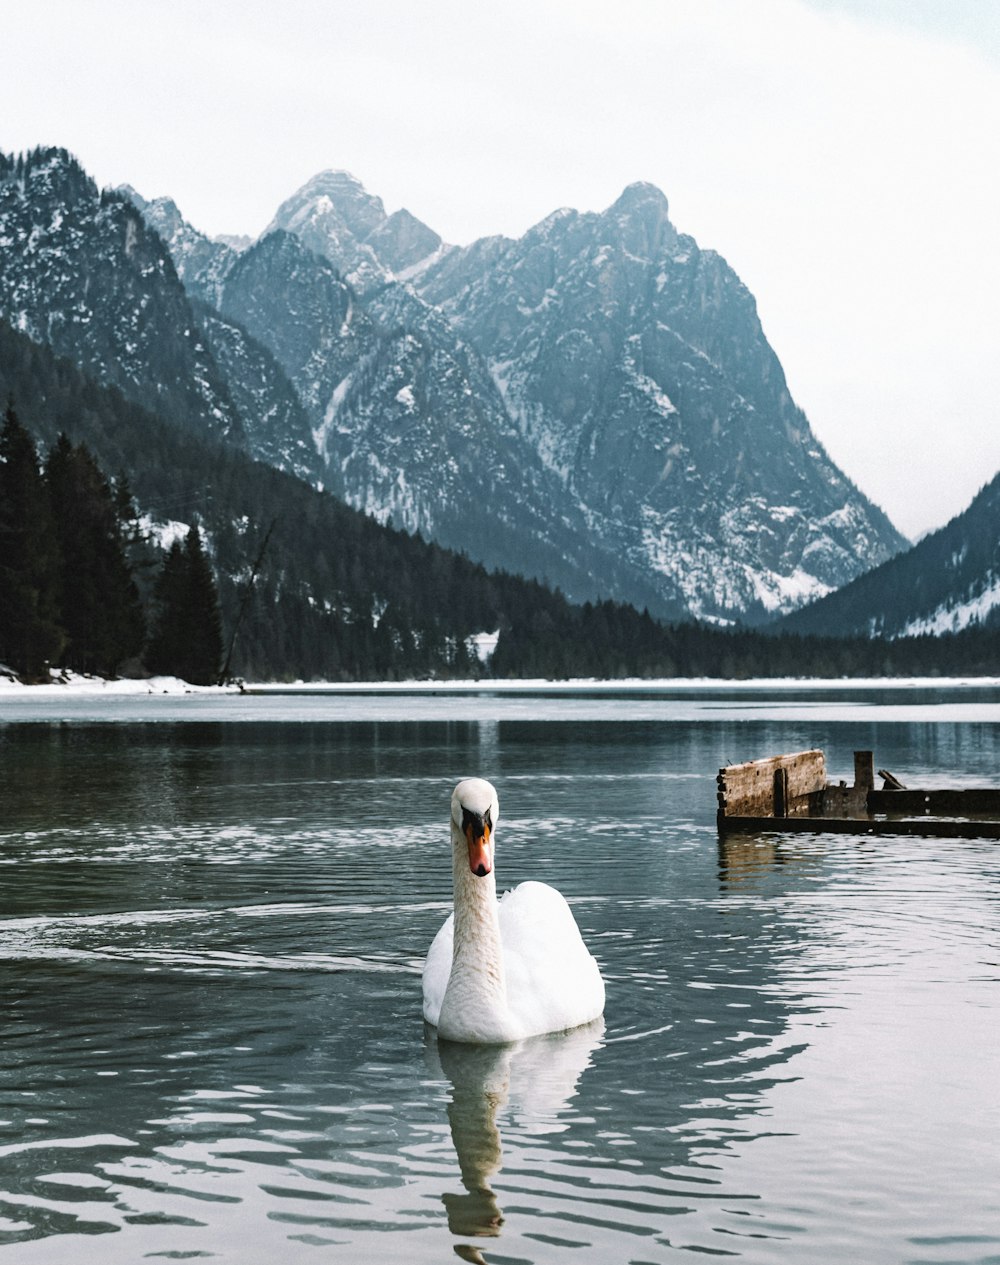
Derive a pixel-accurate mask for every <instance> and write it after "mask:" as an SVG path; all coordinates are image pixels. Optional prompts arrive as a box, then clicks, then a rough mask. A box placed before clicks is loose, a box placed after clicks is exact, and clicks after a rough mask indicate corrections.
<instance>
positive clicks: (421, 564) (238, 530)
mask: <svg viewBox="0 0 1000 1265" xmlns="http://www.w3.org/2000/svg"><path fill="white" fill-rule="evenodd" d="M0 398H3V399H9V400H11V401H12V403H13V406H14V407H15V408H16V411H17V414H18V416H19V417H20V419H21V421H22V422H23V423H24V425H25V426H26V428H27V429H28V430H30V431H31V433H32V435H33V436H34V437H35V439H36V440H37V441H38V443H39V446H40V448H41V449H42V450H43V451H44V452H45V453H48V452H50V451H51V449H52V447H53V446H54V445H55V444H56V441H57V439H58V437H59V436H60V434H63V433H65V434H66V435H67V436H68V438H69V440H70V441H71V442H72V443H73V444H75V445H78V444H80V443H84V444H86V445H87V448H88V449H89V451H90V452H91V453H92V454H93V456H94V458H95V460H96V462H97V463H98V464H99V466H100V468H101V469H102V470H103V471H104V473H105V474H106V475H108V476H112V477H114V478H117V479H121V478H122V477H124V479H125V480H126V481H127V483H128V485H129V487H130V491H131V494H132V496H133V497H134V500H135V503H136V506H137V508H138V511H139V513H140V516H141V520H140V521H141V522H143V523H144V524H145V525H146V530H147V533H148V534H149V535H150V537H151V540H152V543H153V544H154V545H155V544H157V543H161V544H163V545H166V543H167V541H168V540H171V541H173V540H176V539H177V538H178V537H179V536H183V535H186V534H188V532H189V529H190V527H191V525H192V524H194V523H195V522H198V523H200V525H201V527H202V529H203V531H204V535H205V540H206V550H207V555H208V558H209V560H210V562H211V564H212V567H213V570H214V573H215V578H216V582H217V585H218V592H219V598H220V604H221V611H222V634H223V644H228V642H229V640H230V639H231V637H232V635H233V632H234V629H235V628H236V624H237V617H238V613H239V611H240V609H241V607H245V616H244V618H243V620H242V622H241V623H240V624H239V628H238V636H237V638H236V644H235V648H234V655H233V660H232V665H231V668H232V673H233V674H234V675H236V676H241V677H244V678H247V679H258V680H266V679H272V680H294V679H299V678H301V679H307V680H308V679H317V680H319V679H322V680H333V681H336V680H364V679H400V678H410V677H451V676H455V677H465V676H469V675H486V676H489V675H493V676H497V677H518V676H550V677H566V676H601V677H623V676H639V677H654V676H672V675H678V676H724V677H747V676H757V675H759V676H776V675H791V676H807V675H824V676H830V675H832V676H841V675H868V674H890V675H891V674H904V673H920V674H935V673H944V672H949V671H950V672H968V673H973V672H990V673H993V672H997V671H1000V652H998V648H997V645H996V638H995V637H990V636H987V635H986V634H984V633H981V632H979V631H978V630H974V629H973V630H970V631H968V632H966V633H963V634H961V635H957V636H953V637H944V638H938V637H919V638H911V639H901V640H897V641H895V642H892V643H888V642H880V641H874V642H873V641H869V640H868V639H867V638H860V637H859V638H854V639H834V638H804V637H800V636H791V635H786V636H774V635H772V636H768V635H765V634H761V633H757V632H751V631H734V632H727V631H724V630H718V629H712V628H708V627H705V626H703V625H697V624H681V625H675V626H666V625H663V624H660V623H657V622H656V621H655V620H653V619H651V618H650V617H649V615H647V614H645V613H640V612H637V611H635V610H634V609H633V608H631V607H628V606H625V605H621V604H618V603H612V602H598V603H587V604H585V605H579V606H578V605H573V604H571V603H569V602H567V601H566V600H565V599H564V598H563V597H561V596H560V595H559V594H558V593H555V592H552V591H550V590H549V589H547V588H545V587H544V586H543V585H542V584H540V583H537V582H534V581H525V580H522V579H520V578H518V577H515V576H511V575H508V574H505V573H502V572H494V573H489V572H487V571H486V570H485V569H484V568H483V567H482V566H479V565H477V564H474V563H472V562H470V561H469V560H468V559H467V558H465V557H463V556H462V555H461V554H457V553H454V552H450V551H448V550H445V549H441V548H439V547H437V546H435V545H433V544H429V543H427V542H426V541H424V540H422V539H421V538H420V537H419V536H410V535H407V534H406V533H403V532H399V531H395V530H393V529H392V528H387V527H382V526H380V525H379V524H378V523H376V522H375V521H373V520H372V519H369V518H366V517H365V516H364V515H363V514H361V513H359V512H358V511H356V510H353V509H351V508H350V507H348V506H346V505H344V504H343V503H341V502H339V501H337V500H336V499H334V498H333V497H332V496H331V495H329V494H328V493H324V492H321V491H318V490H317V489H315V488H313V487H311V486H310V485H308V484H307V483H305V482H303V481H301V480H299V479H297V478H295V477H294V476H292V475H289V474H285V473H282V472H281V471H279V470H276V469H274V468H273V467H271V466H267V465H264V464H261V463H257V462H254V461H252V460H250V459H249V458H248V457H247V456H246V454H245V453H244V452H242V451H240V450H238V449H237V448H235V447H233V446H231V445H229V444H227V443H225V442H224V441H221V440H215V439H209V438H198V437H196V436H194V435H192V434H191V432H190V431H187V430H185V429H183V428H181V427H177V426H173V425H170V424H168V423H166V422H163V421H162V420H160V419H158V418H156V417H155V416H153V415H152V414H150V413H148V412H147V411H145V410H144V409H142V408H141V407H139V406H138V405H136V404H133V403H131V402H129V401H127V400H126V399H125V398H124V397H123V396H122V395H121V394H120V393H119V392H118V391H117V390H115V389H114V388H107V387H99V386H97V385H95V384H94V383H93V382H91V381H89V380H88V379H87V378H86V377H85V376H84V375H83V374H82V373H81V372H80V371H79V370H78V369H76V368H75V367H74V366H73V365H72V364H70V363H69V362H68V361H66V360H61V359H59V358H57V357H55V356H54V355H53V354H52V352H51V351H50V350H49V349H48V348H46V347H42V346H40V345H38V344H37V343H34V342H32V341H31V340H30V339H28V338H27V337H26V336H25V335H23V334H20V333H18V332H17V331H15V330H13V329H11V327H10V326H9V325H7V324H4V323H0ZM265 539H266V548H263V546H264V544H265ZM255 564H259V574H258V575H257V579H256V583H255V584H254V586H253V588H252V589H251V588H250V587H249V579H250V576H251V573H252V571H253V570H254V568H255ZM497 630H499V632H500V637H499V642H498V644H497V648H496V651H495V653H494V654H493V656H492V659H491V660H490V661H489V662H488V663H481V662H480V661H479V659H478V658H477V656H476V654H475V652H474V646H473V643H472V642H471V641H470V639H471V638H473V637H474V636H475V635H476V634H479V633H482V632H495V631H497Z"/></svg>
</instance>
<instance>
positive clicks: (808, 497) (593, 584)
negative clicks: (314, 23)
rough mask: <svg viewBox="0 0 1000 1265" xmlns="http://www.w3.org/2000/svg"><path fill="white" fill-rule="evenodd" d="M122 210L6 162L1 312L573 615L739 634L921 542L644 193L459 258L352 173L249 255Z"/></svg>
mask: <svg viewBox="0 0 1000 1265" xmlns="http://www.w3.org/2000/svg"><path fill="white" fill-rule="evenodd" d="M127 193H128V196H127V197H126V196H125V194H124V193H121V192H118V193H110V194H104V195H99V194H98V193H97V190H96V188H95V187H94V186H93V183H92V182H91V181H89V180H88V178H87V177H86V176H85V174H84V173H83V172H82V171H81V170H80V168H79V167H78V165H77V164H75V163H74V161H73V160H72V159H70V158H69V156H68V155H66V154H65V153H63V152H62V151H46V152H45V153H39V154H36V155H32V156H30V157H29V158H28V159H19V160H13V159H3V160H2V165H0V261H2V264H3V268H2V271H0V315H7V316H8V317H9V319H11V320H12V322H13V323H14V324H15V325H17V326H18V327H19V328H22V329H25V330H27V331H28V332H29V333H31V335H32V337H35V338H36V339H38V340H41V341H48V342H51V343H52V345H53V346H54V347H55V348H56V349H57V350H59V351H62V352H63V353H65V354H69V355H71V356H73V357H74V359H76V360H77V362H78V363H79V364H81V366H82V367H84V368H86V369H88V370H90V371H92V372H95V373H96V374H97V375H98V376H99V377H100V378H101V380H103V381H107V382H112V383H115V384H117V385H120V386H121V388H122V389H123V390H125V391H126V393H128V394H130V395H131V396H132V397H133V398H136V399H139V400H140V402H142V403H144V404H147V405H149V406H151V407H153V408H157V409H159V411H160V412H161V413H162V412H164V411H166V412H167V413H168V415H169V416H172V417H174V418H175V419H177V420H182V421H184V422H185V424H192V423H194V422H197V424H198V425H200V426H204V427H206V428H208V429H210V430H213V431H214V432H215V433H220V434H223V435H228V436H230V437H232V438H233V439H235V440H237V441H238V442H241V443H243V444H245V445H246V446H248V447H249V449H250V451H251V452H252V453H254V455H256V456H258V457H260V458H261V459H263V460H266V461H269V462H271V463H273V464H276V465H279V466H281V467H282V468H284V469H287V470H290V471H292V472H295V473H298V474H300V475H303V476H304V477H306V478H308V479H310V480H313V481H321V482H322V483H323V484H324V485H325V486H327V487H328V488H330V489H331V490H333V491H335V492H337V493H338V494H339V495H341V496H343V497H344V498H345V499H346V500H347V501H348V502H349V503H350V504H352V505H354V506H356V507H359V508H362V509H365V510H366V511H368V512H369V513H371V514H372V515H373V516H374V517H376V518H378V519H379V520H380V521H383V522H384V521H388V520H390V519H391V520H392V522H393V523H394V524H395V525H396V526H401V527H405V528H406V529H407V530H410V531H418V532H421V533H422V534H424V535H426V536H428V537H431V538H434V539H436V540H438V541H439V542H441V543H444V544H448V545H450V546H453V547H458V548H461V549H464V550H465V551H466V552H467V553H468V554H469V555H470V556H471V557H472V558H474V559H476V560H478V561H482V562H485V563H487V564H488V565H491V566H499V567H503V568H505V569H507V570H511V571H514V572H518V573H521V574H525V575H529V576H533V577H536V578H539V579H545V580H547V581H548V582H550V583H552V584H555V585H558V586H560V587H561V588H562V589H563V590H564V591H565V592H566V593H567V595H569V596H571V597H573V598H577V599H585V598H595V597H601V596H606V597H613V598H616V599H619V600H627V601H630V602H632V603H634V604H636V605H638V606H639V607H642V606H647V607H648V608H649V609H650V611H651V612H653V613H654V614H657V615H660V616H668V617H678V616H681V615H688V614H693V615H696V616H700V617H703V618H708V619H715V620H721V621H729V620H734V619H736V620H744V621H754V620H760V619H763V618H766V617H768V616H769V615H772V614H777V613H781V612H784V611H788V610H790V609H793V608H794V607H796V606H797V605H799V604H801V603H802V602H803V601H805V600H807V599H808V598H810V597H814V596H816V595H819V594H823V593H826V592H829V591H830V590H832V589H834V588H837V587H838V586H840V585H842V584H844V583H846V582H847V581H849V580H850V579H852V578H853V577H855V576H857V575H858V574H860V573H862V572H864V571H866V570H868V569H869V568H871V567H872V566H875V565H877V564H878V563H880V562H882V561H884V560H885V559H886V558H887V557H889V556H891V555H892V554H893V553H895V552H896V551H897V550H899V549H900V548H901V547H902V545H903V544H904V542H903V539H902V537H901V536H900V535H899V534H898V533H897V532H896V531H895V530H894V529H893V527H892V525H891V524H890V523H889V521H888V520H887V519H886V518H885V516H884V515H883V514H882V513H881V511H879V510H878V509H877V508H876V507H874V506H873V505H872V504H871V503H870V502H868V501H867V500H866V499H865V497H864V496H863V495H862V494H861V493H860V492H859V491H858V490H857V488H855V487H854V486H853V485H852V484H851V483H850V481H849V480H847V479H846V477H845V476H844V475H843V474H842V473H841V472H840V471H839V470H838V469H837V468H836V467H835V466H834V465H833V463H832V462H831V461H830V460H829V458H828V457H827V455H826V453H825V452H824V451H823V449H822V446H821V445H820V444H819V443H818V441H817V440H816V438H815V436H814V435H813V434H812V432H811V430H810V427H809V424H808V421H807V420H806V418H805V416H804V415H803V414H802V412H801V410H799V409H798V408H797V407H796V405H795V403H794V401H793V400H792V399H791V397H790V395H789V392H788V389H787V385H786V383H785V378H784V374H783V372H782V369H781V365H780V364H779V362H778V360H777V357H776V356H775V354H774V352H773V351H772V349H771V348H770V346H769V345H768V343H767V340H766V338H765V336H764V333H763V331H762V329H761V326H760V322H759V320H758V318H757V313H756V306H755V303H754V300H753V297H752V296H751V295H750V294H749V292H748V291H747V290H746V288H745V287H744V286H743V285H742V283H741V282H740V280H739V278H738V277H737V276H736V275H735V273H734V272H733V271H732V270H731V269H730V268H729V267H728V265H727V264H726V263H725V261H724V260H723V259H722V258H721V257H720V256H719V255H717V254H715V253H714V252H712V251H706V250H701V249H700V248H699V247H698V245H697V243H696V242H695V241H694V239H693V238H691V237H688V236H686V235H683V234H681V233H679V232H678V231H677V230H676V229H675V228H674V226H673V224H672V223H671V221H670V218H669V214H668V207H667V202H666V199H665V198H664V196H663V195H662V193H660V192H659V190H657V189H655V188H653V187H652V186H649V185H633V186H631V187H630V188H628V189H626V190H625V192H624V193H623V194H622V196H621V198H619V199H618V201H617V202H616V203H615V204H614V205H613V206H612V207H611V208H609V209H608V210H607V211H606V212H604V213H602V214H596V213H586V214H584V213H580V212H576V211H569V210H564V211H558V212H556V213H554V214H553V215H551V216H549V217H547V218H546V219H545V220H543V221H542V222H541V223H540V224H538V225H536V226H535V227H534V228H532V229H531V230H529V232H527V233H526V234H525V235H524V236H523V237H522V238H520V239H518V240H516V241H515V240H509V239H505V238H488V239H484V240H482V241H479V242H475V243H473V244H472V245H471V246H469V247H465V248H455V247H448V246H445V245H444V244H443V243H442V242H441V239H440V238H439V237H438V235H437V234H436V233H434V232H433V231H432V230H431V229H429V228H428V227H427V226H426V225H424V224H422V223H421V222H420V221H419V220H417V219H416V218H415V217H413V216H412V215H410V214H409V213H408V212H406V211H397V212H395V213H394V214H392V215H389V214H387V213H386V211H385V208H384V206H383V204H382V202H381V200H380V199H379V198H377V197H374V196H373V195H371V194H369V193H368V192H367V191H366V190H365V189H364V187H363V186H362V185H361V184H360V182H359V181H357V180H355V179H354V178H353V177H352V176H349V175H348V174H347V173H344V172H325V173H321V175H319V176H317V177H315V178H314V179H313V180H311V181H309V182H308V183H307V184H306V185H305V186H304V187H303V188H302V189H300V190H299V191H298V192H297V193H296V194H294V195H293V196H292V197H291V198H289V199H288V200H287V201H286V202H285V203H283V204H282V206H281V207H280V208H279V210H278V212H277V214H276V215H275V218H274V220H273V222H272V224H271V225H270V226H269V229H268V231H267V232H266V233H265V234H264V235H263V236H262V237H261V238H260V239H259V240H258V241H256V242H254V243H252V244H249V245H248V244H247V243H245V242H236V241H229V240H224V239H215V240H210V239H208V238H207V237H205V236H204V235H203V234H201V233H199V232H198V231H197V230H196V229H194V228H193V227H192V226H191V225H189V224H187V223H186V222H185V221H184V219H183V216H182V215H181V213H180V211H179V210H178V208H177V207H176V206H175V205H174V204H173V203H172V202H171V201H170V200H169V199H164V198H160V199H157V200H156V201H154V202H145V201H144V200H143V199H142V198H141V197H140V196H139V195H138V194H135V193H134V192H133V191H127ZM136 207H138V208H140V209H141V213H142V214H141V217H140V215H139V214H137V212H136V209H135V208H136ZM168 252H169V253H168ZM181 283H183V285H182V284H181ZM185 290H186V293H185ZM202 304H205V305H208V306H201V305H202Z"/></svg>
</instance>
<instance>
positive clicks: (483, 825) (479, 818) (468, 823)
mask: <svg viewBox="0 0 1000 1265" xmlns="http://www.w3.org/2000/svg"><path fill="white" fill-rule="evenodd" d="M492 829H493V823H492V822H491V821H490V810H489V809H488V808H487V810H486V812H485V813H474V812H472V811H471V809H468V808H463V809H462V833H463V834H464V835H465V836H466V838H468V835H469V831H470V830H471V831H472V837H473V839H481V838H482V837H483V835H485V834H486V833H487V832H488V831H490V830H492Z"/></svg>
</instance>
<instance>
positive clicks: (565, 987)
mask: <svg viewBox="0 0 1000 1265" xmlns="http://www.w3.org/2000/svg"><path fill="white" fill-rule="evenodd" d="M499 811H500V810H499V805H498V803H497V796H496V791H495V790H494V789H493V787H492V786H491V785H490V784H489V782H484V781H483V780H482V779H481V778H469V779H467V780H466V781H464V782H460V783H459V784H458V786H457V787H456V788H455V792H454V794H453V795H452V798H451V839H452V854H453V870H454V879H455V909H454V912H453V913H452V915H451V916H450V917H449V918H448V920H447V922H445V924H444V926H443V927H442V928H441V930H440V931H439V932H438V934H437V935H436V936H435V938H434V941H433V943H432V944H431V947H430V951H429V953H428V954H427V961H426V962H425V964H424V1018H425V1019H426V1020H427V1021H428V1023H432V1024H434V1026H435V1027H436V1028H437V1030H438V1033H439V1035H440V1036H442V1037H444V1038H446V1039H447V1040H449V1041H467V1042H474V1043H477V1044H483V1045H488V1044H494V1043H499V1042H506V1041H520V1040H521V1039H522V1038H524V1037H532V1036H538V1035H540V1034H541V1033H544V1032H560V1031H563V1030H564V1029H567V1028H576V1027H578V1026H579V1025H580V1024H583V1023H589V1022H590V1021H591V1020H592V1019H596V1018H597V1017H598V1015H601V1014H603V1012H604V981H603V980H602V979H601V973H600V971H599V970H598V967H597V963H596V962H595V961H594V959H593V958H592V957H591V955H590V953H589V952H588V951H587V947H586V945H585V944H584V943H583V940H582V938H581V936H580V932H579V929H578V928H577V925H576V921H575V920H574V918H573V915H572V913H571V912H570V908H569V906H568V905H567V904H566V901H565V900H564V898H563V897H562V896H561V895H560V894H559V892H557V891H556V890H555V888H553V887H549V886H547V885H546V884H545V883H522V884H520V886H518V887H516V888H515V889H514V890H513V891H511V892H507V893H506V895H505V896H504V897H503V899H502V900H500V901H498V900H497V894H496V875H495V873H494V870H493V844H492V832H493V828H494V826H495V825H496V821H497V817H498V816H499Z"/></svg>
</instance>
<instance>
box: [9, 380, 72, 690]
mask: <svg viewBox="0 0 1000 1265" xmlns="http://www.w3.org/2000/svg"><path fill="white" fill-rule="evenodd" d="M58 586H59V547H58V543H57V540H56V533H55V526H54V524H53V521H52V513H51V509H50V506H49V498H48V494H47V492H46V488H45V484H44V481H43V479H42V475H41V471H40V470H39V466H38V451H37V449H36V448H35V444H34V441H33V440H32V438H31V436H30V435H29V434H28V432H27V431H26V430H25V429H24V427H23V426H22V425H21V423H20V421H18V418H17V414H16V413H15V412H14V408H13V405H8V407H7V411H6V414H5V417H4V424H3V429H2V431H0V661H3V662H5V663H7V664H9V665H10V666H11V667H12V668H14V669H15V671H17V672H18V673H20V674H21V675H22V676H23V677H24V678H25V679H27V680H29V681H37V680H44V679H46V678H47V675H48V665H49V663H51V662H53V661H54V660H56V659H58V657H59V655H60V654H61V653H62V649H63V647H64V645H65V644H66V637H65V633H64V630H63V628H62V625H61V623H60V619H59V601H58Z"/></svg>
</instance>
